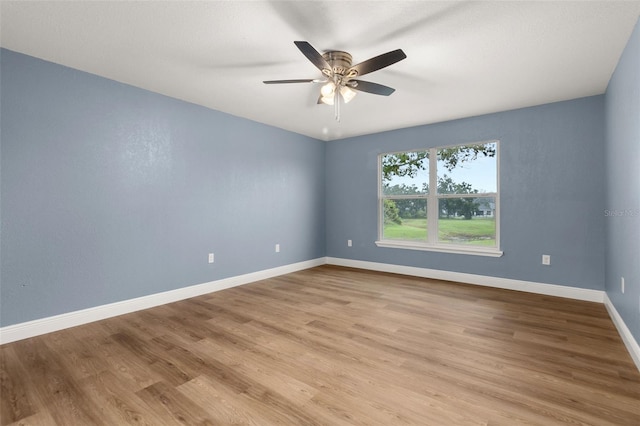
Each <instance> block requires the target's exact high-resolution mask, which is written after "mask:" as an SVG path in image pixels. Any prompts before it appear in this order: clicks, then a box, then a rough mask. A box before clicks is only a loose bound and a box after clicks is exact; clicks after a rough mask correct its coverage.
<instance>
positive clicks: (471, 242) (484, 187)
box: [376, 141, 502, 255]
mask: <svg viewBox="0 0 640 426" xmlns="http://www.w3.org/2000/svg"><path fill="white" fill-rule="evenodd" d="M498 164H499V162H498V141H489V142H480V143H473V144H461V145H454V146H445V147H436V148H430V149H426V150H413V151H406V152H395V153H385V154H381V155H380V156H379V168H380V173H379V187H380V191H379V208H380V215H379V217H380V227H379V241H377V242H376V244H377V245H379V246H392V247H402V248H414V249H419V250H438V249H442V251H454V252H455V251H457V250H459V251H460V252H474V253H478V254H488V255H501V254H502V253H501V252H500V251H499V193H498V188H499V180H498ZM430 188H435V190H432V191H429V189H430ZM387 243H389V244H387Z"/></svg>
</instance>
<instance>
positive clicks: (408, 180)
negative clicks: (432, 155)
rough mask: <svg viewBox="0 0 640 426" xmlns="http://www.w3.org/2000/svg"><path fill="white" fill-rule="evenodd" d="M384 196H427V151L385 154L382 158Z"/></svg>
mask: <svg viewBox="0 0 640 426" xmlns="http://www.w3.org/2000/svg"><path fill="white" fill-rule="evenodd" d="M381 166H382V167H381V168H382V193H383V194H384V195H416V194H426V193H427V192H428V187H429V153H428V152H427V151H411V152H400V153H396V154H385V155H383V156H382V158H381Z"/></svg>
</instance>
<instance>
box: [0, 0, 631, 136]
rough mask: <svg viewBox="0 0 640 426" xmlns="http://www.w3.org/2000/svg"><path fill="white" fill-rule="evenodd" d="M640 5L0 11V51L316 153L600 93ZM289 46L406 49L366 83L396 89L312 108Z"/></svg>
mask: <svg viewBox="0 0 640 426" xmlns="http://www.w3.org/2000/svg"><path fill="white" fill-rule="evenodd" d="M639 15H640V1H631V2H620V1H604V2H598V1H589V2H565V1H551V2H430V1H388V2H387V1H373V2H371V1H351V2H347V1H290V2H287V1H250V2H249V1H204V2H203V1H201V2H182V1H173V2H166V1H163V2H153V1H138V2H119V1H112V2H94V1H82V2H80V1H77V2H73V1H71V2H25V1H18V2H14V1H2V3H0V19H1V22H0V24H1V32H0V44H1V46H2V47H5V48H7V49H10V50H14V51H17V52H21V53H25V54H28V55H32V56H35V57H38V58H42V59H45V60H49V61H52V62H56V63H59V64H62V65H66V66H69V67H72V68H76V69H80V70H83V71H87V72H90V73H93V74H97V75H100V76H103V77H107V78H110V79H113V80H117V81H120V82H123V83H127V84H131V85H134V86H138V87H141V88H145V89H148V90H151V91H154V92H158V93H162V94H165V95H168V96H172V97H175V98H178V99H183V100H185V101H189V102H193V103H196V104H200V105H204V106H206V107H209V108H212V109H216V110H219V111H224V112H227V113H230V114H233V115H237V116H240V117H245V118H248V119H251V120H255V121H258V122H262V123H266V124H269V125H272V126H276V127H280V128H283V129H287V130H291V131H293V132H297V133H301V134H305V135H308V136H312V137H315V138H318V139H323V140H333V139H340V138H344V137H349V136H356V135H362V134H368V133H374V132H379V131H384V130H391V129H398V128H403V127H409V126H414V125H420V124H428V123H434V122H439V121H445V120H451V119H456V118H462V117H468V116H474V115H479V114H485V113H491V112H497V111H504V110H509V109H514V108H520V107H526V106H531V105H538V104H543V103H548V102H554V101H560V100H566V99H573V98H577V97H583V96H590V95H596V94H601V93H604V91H605V89H606V86H607V83H608V81H609V78H610V77H611V74H612V72H613V70H614V68H615V66H616V63H617V61H618V59H619V58H620V55H621V53H622V50H623V48H624V46H625V44H626V42H627V40H628V38H629V36H630V35H631V31H632V30H633V27H634V25H635V23H636V22H637V20H638V17H639ZM294 40H306V41H308V42H310V43H311V44H312V45H313V46H314V47H315V48H316V49H318V50H319V51H324V50H345V51H348V52H350V53H351V54H352V55H353V59H354V63H357V62H361V61H363V60H366V59H369V58H370V57H373V56H376V55H379V54H381V53H384V52H387V51H390V50H394V49H398V48H401V49H403V50H404V52H405V53H406V54H407V59H405V60H404V61H401V62H399V63H397V64H395V65H392V66H390V67H388V68H385V69H383V70H379V71H376V72H375V73H371V74H369V75H367V76H366V78H364V79H365V80H368V81H373V82H377V83H381V84H384V85H387V86H391V87H394V88H395V89H396V92H395V93H393V94H392V95H391V96H389V97H383V96H376V95H371V94H368V93H359V94H358V95H357V96H356V98H355V99H354V100H353V101H352V102H351V103H349V104H348V105H346V106H344V107H343V108H342V119H341V121H340V122H336V121H335V120H334V118H333V109H332V107H329V106H325V105H317V104H316V100H317V97H318V92H319V86H318V85H314V84H289V85H264V84H263V83H262V80H272V79H289V78H319V77H320V72H319V71H318V70H317V69H316V68H315V67H314V66H313V65H312V64H311V63H310V62H309V61H308V60H307V59H306V58H305V57H304V56H303V55H302V54H301V52H300V51H299V50H298V49H297V48H296V47H295V45H294V44H293V41H294Z"/></svg>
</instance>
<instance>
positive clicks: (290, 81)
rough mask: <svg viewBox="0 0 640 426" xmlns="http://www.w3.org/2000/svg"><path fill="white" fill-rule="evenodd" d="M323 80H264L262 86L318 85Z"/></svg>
mask: <svg viewBox="0 0 640 426" xmlns="http://www.w3.org/2000/svg"><path fill="white" fill-rule="evenodd" d="M322 81H323V80H317V79H314V78H302V79H296V80H265V81H263V83H264V84H286V83H320V82H322Z"/></svg>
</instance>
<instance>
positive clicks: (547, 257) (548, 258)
mask: <svg viewBox="0 0 640 426" xmlns="http://www.w3.org/2000/svg"><path fill="white" fill-rule="evenodd" d="M542 264H543V265H551V256H550V255H548V254H543V255H542Z"/></svg>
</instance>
